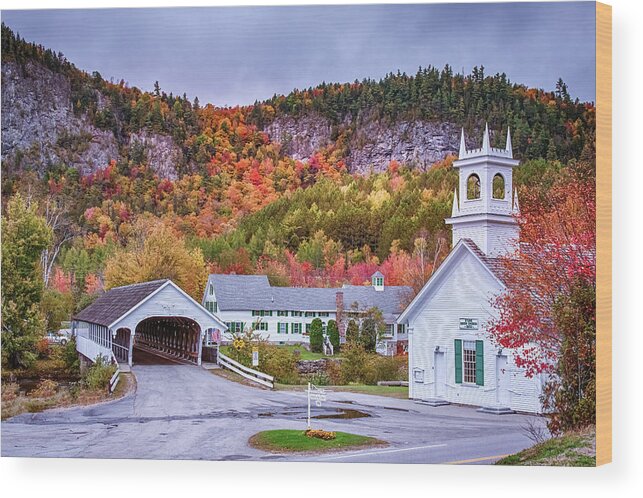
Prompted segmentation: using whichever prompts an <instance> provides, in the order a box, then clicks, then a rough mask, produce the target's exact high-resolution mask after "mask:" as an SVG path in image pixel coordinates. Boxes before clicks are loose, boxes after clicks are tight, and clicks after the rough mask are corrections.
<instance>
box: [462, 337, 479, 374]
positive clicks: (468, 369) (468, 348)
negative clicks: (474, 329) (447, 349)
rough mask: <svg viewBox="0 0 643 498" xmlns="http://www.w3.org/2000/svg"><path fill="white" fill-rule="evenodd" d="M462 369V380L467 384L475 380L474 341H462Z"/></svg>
mask: <svg viewBox="0 0 643 498" xmlns="http://www.w3.org/2000/svg"><path fill="white" fill-rule="evenodd" d="M462 367H463V368H462V370H463V371H464V381H465V382H467V383H469V384H475V382H476V343H475V341H462Z"/></svg>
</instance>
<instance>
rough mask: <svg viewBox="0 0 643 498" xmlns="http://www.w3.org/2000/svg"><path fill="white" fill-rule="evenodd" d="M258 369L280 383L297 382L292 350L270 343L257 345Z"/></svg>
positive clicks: (295, 364)
mask: <svg viewBox="0 0 643 498" xmlns="http://www.w3.org/2000/svg"><path fill="white" fill-rule="evenodd" d="M259 370H260V371H262V372H264V373H267V374H268V375H272V376H273V377H275V380H277V382H280V383H282V384H297V383H298V382H299V372H298V371H297V360H296V358H295V355H294V354H293V352H292V351H291V350H289V349H287V348H280V347H279V346H274V345H270V344H262V345H261V346H260V347H259Z"/></svg>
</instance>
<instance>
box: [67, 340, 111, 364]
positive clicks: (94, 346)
mask: <svg viewBox="0 0 643 498" xmlns="http://www.w3.org/2000/svg"><path fill="white" fill-rule="evenodd" d="M76 351H78V352H79V353H81V354H82V355H83V356H85V357H86V358H87V359H89V360H91V361H96V358H98V357H99V356H104V357H105V358H112V356H113V353H112V350H111V349H110V348H106V347H105V346H101V345H100V344H98V343H97V342H94V341H92V340H91V339H89V338H87V337H84V336H82V335H77V336H76Z"/></svg>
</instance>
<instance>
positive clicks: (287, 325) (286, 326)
mask: <svg viewBox="0 0 643 498" xmlns="http://www.w3.org/2000/svg"><path fill="white" fill-rule="evenodd" d="M287 333H288V324H286V334H287Z"/></svg>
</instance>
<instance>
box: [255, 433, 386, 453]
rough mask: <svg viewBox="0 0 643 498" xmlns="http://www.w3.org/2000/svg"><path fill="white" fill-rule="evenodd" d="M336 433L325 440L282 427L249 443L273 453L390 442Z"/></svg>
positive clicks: (366, 445)
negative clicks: (333, 436)
mask: <svg viewBox="0 0 643 498" xmlns="http://www.w3.org/2000/svg"><path fill="white" fill-rule="evenodd" d="M335 435H336V438H335V439H331V440H329V441H325V440H323V439H318V438H314V437H308V436H306V435H305V433H304V431H302V430H292V429H280V430H272V431H263V432H259V433H257V434H255V435H254V436H252V437H251V438H250V439H249V440H248V443H249V444H250V446H252V447H253V448H258V449H260V450H264V451H270V452H273V453H284V452H285V453H301V452H310V453H323V452H329V451H337V450H349V449H356V448H367V447H370V446H385V445H387V444H388V443H386V442H385V441H382V440H380V439H375V438H373V437H368V436H360V435H358V434H349V433H347V432H336V433H335Z"/></svg>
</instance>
